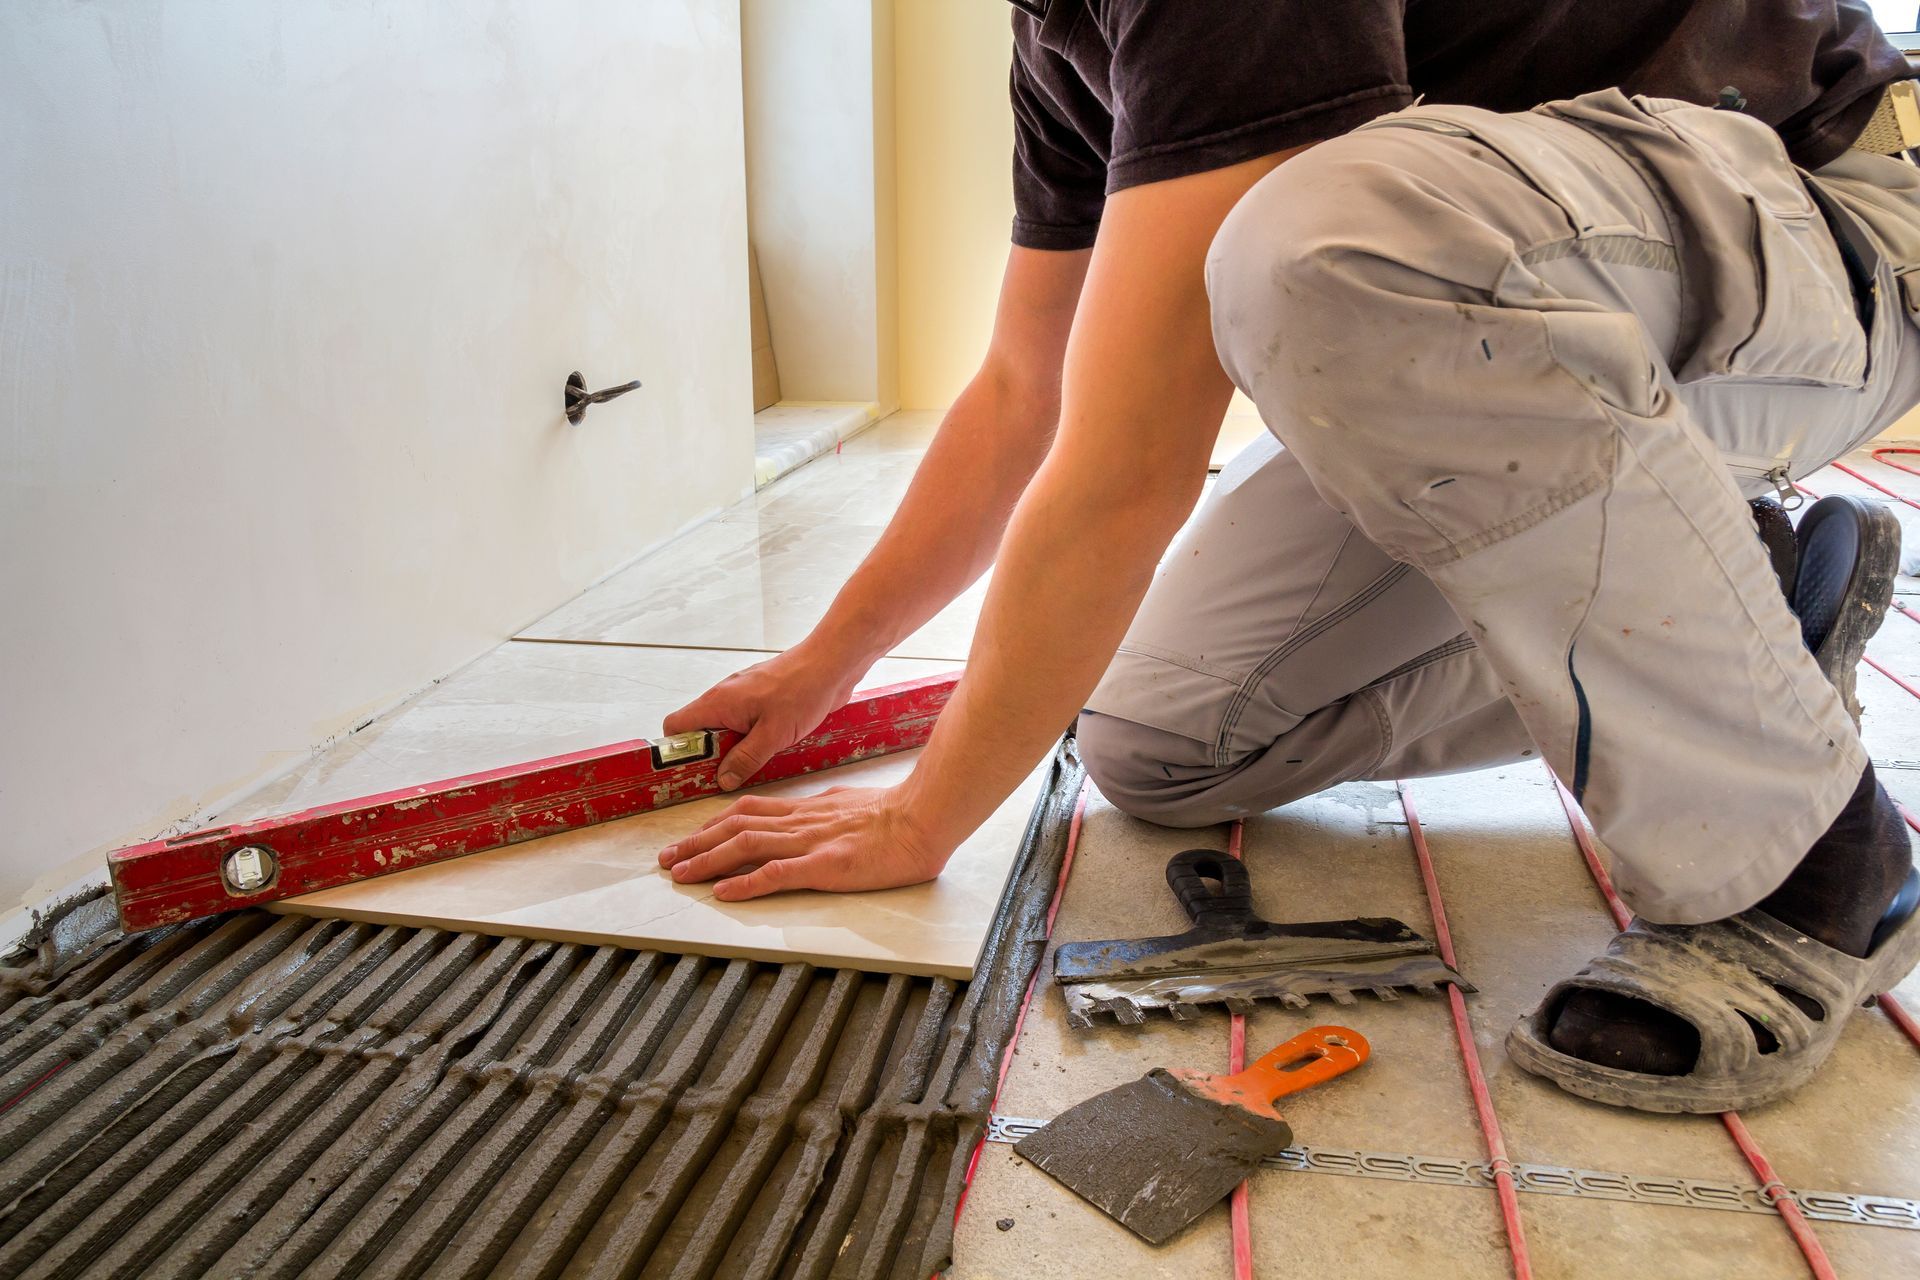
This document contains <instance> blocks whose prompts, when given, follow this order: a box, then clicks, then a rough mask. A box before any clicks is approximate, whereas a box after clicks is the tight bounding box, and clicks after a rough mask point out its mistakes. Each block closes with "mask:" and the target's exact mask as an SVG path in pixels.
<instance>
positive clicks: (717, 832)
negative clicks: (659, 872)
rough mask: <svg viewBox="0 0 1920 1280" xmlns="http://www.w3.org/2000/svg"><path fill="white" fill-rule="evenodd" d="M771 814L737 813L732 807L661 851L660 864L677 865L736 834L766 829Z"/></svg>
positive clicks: (718, 845) (717, 845)
mask: <svg viewBox="0 0 1920 1280" xmlns="http://www.w3.org/2000/svg"><path fill="white" fill-rule="evenodd" d="M770 821H771V819H770V816H769V817H761V816H756V815H753V814H747V813H736V812H734V811H733V810H732V809H729V810H727V812H725V813H723V814H721V815H720V816H719V817H718V818H715V819H714V820H713V821H712V822H709V823H708V824H707V825H706V826H704V827H701V828H700V829H699V830H698V831H696V832H694V833H693V834H692V835H690V836H688V837H687V838H686V839H684V840H679V841H676V842H674V843H673V844H670V845H668V846H667V847H666V848H664V849H662V850H661V851H660V865H661V866H663V867H672V866H677V865H679V864H680V863H682V862H685V861H686V860H687V859H688V858H691V857H693V856H694V855H695V854H697V853H705V852H706V851H707V850H709V849H717V848H719V847H720V846H721V845H723V844H725V843H726V842H727V841H729V840H731V839H733V838H734V837H735V836H738V835H742V834H744V833H745V832H748V831H765V830H768V829H769V828H770Z"/></svg>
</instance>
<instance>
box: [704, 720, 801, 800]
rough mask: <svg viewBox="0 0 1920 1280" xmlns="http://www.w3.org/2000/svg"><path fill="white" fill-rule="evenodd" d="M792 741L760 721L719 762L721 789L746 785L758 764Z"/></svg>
mask: <svg viewBox="0 0 1920 1280" xmlns="http://www.w3.org/2000/svg"><path fill="white" fill-rule="evenodd" d="M792 742H793V738H792V737H791V736H790V735H783V734H781V733H780V732H779V731H778V730H776V729H775V728H774V727H773V726H772V725H769V724H768V723H767V722H766V721H765V720H762V721H760V722H759V723H758V724H756V725H754V726H753V731H752V732H750V733H749V734H747V736H746V737H744V738H742V739H741V740H740V742H739V744H738V745H736V746H735V747H734V749H733V750H731V751H729V752H727V756H726V759H724V760H722V761H721V762H720V786H721V789H722V790H726V791H732V790H734V789H735V788H736V787H741V786H744V785H746V782H747V779H749V778H751V777H753V775H754V774H756V773H758V772H760V766H762V765H764V764H765V763H766V762H767V761H768V760H770V759H772V758H773V753H774V752H776V751H778V750H779V749H780V748H782V747H785V746H789V745H791V744H792Z"/></svg>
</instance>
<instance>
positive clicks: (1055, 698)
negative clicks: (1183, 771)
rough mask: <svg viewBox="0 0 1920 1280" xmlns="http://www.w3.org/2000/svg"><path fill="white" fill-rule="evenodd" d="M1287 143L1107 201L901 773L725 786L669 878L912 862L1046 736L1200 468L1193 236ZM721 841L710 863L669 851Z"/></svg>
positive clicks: (1121, 629)
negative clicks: (987, 559) (1051, 380)
mask: <svg viewBox="0 0 1920 1280" xmlns="http://www.w3.org/2000/svg"><path fill="white" fill-rule="evenodd" d="M1289 154H1292V153H1291V152H1286V153H1279V154H1275V155H1271V156H1266V157H1263V158H1262V159H1259V160H1251V161H1248V162H1246V163H1244V164H1238V165H1234V166H1232V167H1230V168H1226V169H1217V170H1213V171H1211V172H1208V173H1201V174H1194V175H1191V176H1189V177H1185V178H1175V179H1172V180H1170V181H1167V182H1158V183H1151V184H1148V185H1145V186H1139V187H1132V188H1129V189H1127V190H1125V191H1121V192H1118V193H1116V194H1115V195H1114V196H1113V197H1112V198H1111V199H1109V200H1108V201H1107V206H1106V212H1105V215H1104V217H1103V220H1102V224H1101V228H1100V238H1099V241H1098V242H1097V243H1096V245H1095V246H1094V250H1093V261H1092V264H1091V266H1090V268H1089V269H1088V271H1087V273H1086V280H1085V285H1084V289H1083V291H1082V292H1081V295H1080V304H1079V309H1078V311H1077V313H1076V315H1075V317H1074V321H1073V330H1072V336H1071V339H1070V341H1069V343H1068V348H1067V355H1066V364H1065V381H1064V387H1063V392H1062V400H1061V410H1060V425H1059V430H1058V434H1057V437H1056V439H1055V440H1054V442H1053V447H1052V449H1051V450H1050V451H1049V452H1048V453H1047V456H1046V461H1045V462H1044V463H1043V464H1042V465H1041V466H1040V468H1039V470H1038V471H1037V472H1035V473H1034V477H1033V480H1032V482H1031V483H1030V484H1029V485H1028V486H1027V489H1026V492H1025V494H1024V495H1023V496H1022V497H1021V499H1020V502H1019V505H1018V507H1017V508H1016V509H1015V511H1014V514H1013V518H1012V520H1011V521H1010V522H1009V524H1008V525H1007V532H1006V536H1005V538H1004V539H1003V540H1002V542H1001V545H1000V549H999V556H998V558H997V560H996V561H995V564H996V568H995V570H994V578H993V585H992V587H991V589H990V590H989V591H988V592H987V602H986V608H985V610H984V611H983V612H982V614H981V617H980V627H979V630H978V632H977V634H976V635H975V636H974V641H973V648H972V650H971V652H970V653H969V655H968V659H967V670H966V674H965V675H964V676H963V677H962V678H961V680H960V684H959V686H958V688H956V689H955V691H954V695H953V699H952V700H951V701H950V702H948V703H947V706H946V709H945V710H943V711H942V712H941V713H940V721H939V724H938V725H937V726H936V727H935V729H934V732H933V737H932V738H931V739H930V740H929V741H928V743H927V746H926V749H925V750H924V751H923V752H922V754H921V756H920V759H919V761H918V763H917V765H916V767H915V768H914V771H913V774H912V776H910V777H909V778H908V779H907V780H906V781H904V782H902V783H901V784H900V785H899V786H897V787H895V788H893V789H892V790H891V791H888V792H884V793H872V792H864V793H853V794H854V795H855V796H857V797H859V798H858V799H856V800H854V801H847V800H840V799H838V798H836V797H831V796H829V797H822V798H820V799H819V800H815V801H797V802H781V803H782V804H783V805H785V806H786V808H785V810H784V811H783V812H771V811H763V812H750V811H748V807H749V806H754V807H756V808H757V807H758V804H759V802H757V801H752V800H749V801H742V802H741V803H740V804H737V805H735V806H734V808H733V809H732V810H731V811H730V812H729V813H727V814H726V815H724V816H723V817H722V818H721V820H720V821H719V822H718V823H717V824H715V827H714V828H713V829H714V830H718V829H719V828H720V827H723V826H725V825H726V823H728V822H734V823H735V824H736V826H735V828H733V829H732V830H731V832H730V834H729V835H728V836H727V837H726V838H724V839H715V838H712V837H706V836H704V834H703V835H702V836H695V837H693V838H692V839H690V840H687V841H683V842H682V843H681V847H680V848H679V849H675V850H669V851H668V855H667V858H666V859H664V860H665V861H669V862H673V863H676V864H680V863H684V864H685V865H684V869H683V868H682V866H680V865H676V867H675V877H676V878H677V879H686V880H699V879H706V878H710V877H712V876H715V875H725V874H728V872H729V871H731V870H732V869H733V868H735V867H738V866H742V865H746V864H748V863H750V862H760V863H762V864H763V865H762V866H761V867H760V869H759V870H758V871H756V872H753V873H752V876H759V877H761V879H760V880H759V881H756V882H754V885H753V888H752V890H751V892H754V893H761V892H767V891H769V890H773V889H780V888H797V887H802V878H803V873H802V872H801V870H800V869H799V865H798V864H802V863H806V862H807V861H808V858H807V854H808V853H809V852H810V851H811V850H813V849H815V848H818V849H823V850H824V849H827V848H831V850H832V853H831V856H830V857H829V858H828V859H826V860H824V861H822V862H820V863H819V864H816V865H811V866H808V867H807V868H806V871H805V873H804V884H805V886H806V887H814V886H816V885H817V886H818V887H822V888H833V889H851V888H881V887H884V886H887V885H898V884H910V883H913V882H914V881H917V880H923V879H926V878H928V877H930V876H932V875H934V874H937V872H938V870H939V868H940V866H942V865H943V864H944V862H945V860H946V859H947V858H948V857H950V856H951V854H952V851H953V850H954V849H956V848H958V847H959V845H960V842H961V841H962V840H964V839H965V838H966V836H967V834H968V833H970V832H972V831H973V830H974V829H975V828H977V827H978V826H979V825H980V824H981V823H982V822H983V821H985V820H986V818H987V817H988V816H989V815H990V814H991V813H992V812H993V811H994V810H995V809H996V808H998V807H999V805H1000V803H1001V801H1003V800H1005V799H1006V797H1007V796H1008V795H1009V794H1010V793H1011V792H1012V790H1013V788H1014V787H1016V786H1018V785H1019V783H1020V780H1021V779H1023V778H1025V777H1026V776H1027V774H1028V773H1029V772H1030V771H1031V770H1032V768H1033V766H1034V764H1035V763H1036V762H1038V761H1039V760H1040V758H1041V757H1042V756H1043V755H1045V753H1046V752H1047V750H1048V749H1049V748H1050V746H1051V744H1052V743H1053V742H1054V741H1055V740H1056V739H1057V738H1058V736H1059V734H1060V732H1061V730H1062V729H1064V728H1066V726H1067V724H1068V723H1069V722H1070V721H1071V720H1072V719H1073V716H1074V713H1075V712H1076V711H1077V710H1078V709H1079V708H1080V707H1081V706H1083V705H1084V704H1085V702H1086V698H1087V695H1088V694H1089V693H1091V692H1092V691H1093V688H1094V685H1095V684H1097V683H1098V681H1099V679H1100V675H1101V673H1102V672H1103V671H1105V670H1106V668H1107V664H1108V663H1109V662H1110V661H1111V660H1112V657H1113V653H1114V650H1115V649H1116V648H1118V647H1119V644H1120V640H1121V638H1122V637H1123V636H1124V635H1125V633H1126V629H1127V624H1128V623H1129V622H1130V621H1131V620H1132V618H1133V613H1134V610H1135V609H1136V608H1137V607H1138V606H1139V603H1140V599H1141V597H1142V596H1144V595H1145V594H1146V589H1147V584H1148V583H1149V582H1150V581H1151V580H1152V577H1153V571H1154V566H1155V564H1156V563H1157V562H1158V560H1159V558H1160V555H1161V553H1162V552H1164V551H1165V550H1166V547H1167V544H1168V542H1170V541H1171V540H1172V538H1173V535H1174V533H1175V532H1176V531H1177V530H1178V529H1179V527H1180V524H1181V522H1182V521H1183V520H1184V519H1185V518H1186V516H1187V514H1188V512H1189V511H1191V509H1192V507H1193V503H1194V500H1195V499H1196V498H1197V497H1198V496H1199V493H1200V489H1201V486H1202V484H1203V482H1204V481H1205V479H1206V474H1207V457H1208V454H1209V453H1210V452H1211V449H1212V446H1213V441H1214V437H1215V436H1216V435H1217V434H1218V432H1219V429H1220V419H1221V417H1222V415H1223V414H1224V413H1225V411H1226V407H1227V399H1228V397H1229V396H1230V395H1231V394H1232V391H1233V387H1232V384H1231V383H1229V382H1228V380H1227V376H1226V374H1225V373H1224V372H1223V371H1222V370H1221V368H1220V362H1219V360H1218V358H1217V357H1216V356H1215V355H1214V349H1213V333H1212V326H1211V317H1210V313H1209V308H1208V305H1207V294H1206V280H1205V269H1206V256H1207V246H1208V245H1209V244H1210V243H1211V242H1212V240H1213V236H1214V233H1215V232H1216V231H1218V230H1219V228H1220V224H1221V222H1222V221H1223V220H1224V219H1225V218H1226V216H1227V213H1228V212H1229V211H1230V210H1231V209H1232V208H1233V206H1234V204H1235V203H1236V202H1237V201H1238V200H1239V199H1240V197H1241V196H1242V195H1243V194H1245V192H1246V191H1247V189H1248V188H1249V187H1251V186H1252V185H1253V184H1254V183H1255V182H1257V181H1259V180H1260V179H1261V178H1262V177H1264V176H1265V175H1266V174H1267V173H1268V172H1269V171H1271V170H1272V168H1273V167H1274V166H1275V165H1277V164H1279V163H1280V162H1281V161H1282V160H1284V159H1285V158H1286V156H1287V155H1289ZM942 435H943V436H944V435H945V432H944V431H943V433H942ZM928 510H929V511H931V510H932V508H931V507H929V508H928ZM921 532H922V533H926V534H931V535H935V536H937V534H938V533H939V531H938V530H937V529H936V530H921ZM837 607H838V606H837V605H836V608H837ZM749 837H751V839H749ZM703 840H710V841H711V843H710V844H702V843H701V842H702V841H703ZM740 841H746V842H747V843H746V844H745V845H743V846H742V847H741V848H740V849H738V850H737V851H734V852H729V853H728V854H727V855H725V858H724V860H723V862H724V865H723V863H721V862H716V863H704V862H701V861H699V860H698V859H697V858H685V857H683V856H682V855H683V853H684V852H685V851H693V852H704V851H705V850H706V849H708V848H714V849H718V848H722V847H726V846H729V845H732V844H734V843H736V842H740ZM696 845H698V846H699V847H698V848H697V849H696V848H695V846H696ZM768 859H772V860H773V861H768ZM789 862H791V863H793V864H795V865H794V867H792V868H789V867H788V866H787V864H788V863H789ZM776 867H777V868H780V869H779V870H772V871H771V872H770V869H771V868H776ZM746 878H748V879H751V878H752V877H751V876H749V877H746ZM783 878H785V879H786V882H785V883H782V880H783Z"/></svg>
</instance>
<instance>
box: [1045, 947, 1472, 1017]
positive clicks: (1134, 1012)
mask: <svg viewBox="0 0 1920 1280" xmlns="http://www.w3.org/2000/svg"><path fill="white" fill-rule="evenodd" d="M1447 983H1450V984H1452V985H1454V986H1457V987H1459V988H1460V990H1462V991H1464V992H1472V991H1473V989H1474V988H1473V984H1472V983H1470V982H1468V981H1467V980H1466V979H1465V978H1463V977H1461V976H1460V974H1459V973H1458V972H1456V971H1455V970H1454V969H1453V968H1452V967H1451V966H1449V965H1448V964H1446V963H1445V962H1444V961H1442V960H1441V959H1440V957H1439V956H1437V955H1433V954H1431V953H1428V954H1415V955H1405V956H1398V957H1387V958H1382V959H1380V960H1373V961H1348V962H1346V963H1344V964H1342V965H1340V966H1339V967H1337V968H1334V967H1329V968H1325V969H1320V968H1313V967H1300V968H1290V967H1283V966H1276V967H1273V968H1270V969H1266V970H1262V971H1248V970H1239V971H1234V970H1229V969H1224V968H1223V969H1218V970H1214V969H1206V968H1200V969H1195V970H1190V971H1186V972H1182V973H1167V974H1159V975H1154V976H1140V977H1132V978H1123V977H1115V978H1105V979H1098V980H1094V981H1087V982H1067V981H1062V982H1061V983H1060V991H1061V994H1062V995H1063V996H1065V997H1066V1002H1067V1024H1068V1025H1069V1026H1072V1027H1076V1028H1079V1029H1083V1030H1084V1029H1085V1028H1087V1027H1091V1026H1093V1025H1094V1024H1095V1023H1096V1022H1097V1021H1098V1020H1099V1019H1100V1018H1101V1017H1102V1016H1105V1017H1110V1018H1112V1019H1113V1020H1114V1021H1115V1022H1119V1023H1122V1024H1125V1025H1129V1026H1131V1025H1136V1024H1138V1023H1140V1022H1143V1021H1145V1019H1146V1015H1147V1014H1148V1013H1150V1012H1154V1011H1159V1012H1162V1013H1165V1014H1167V1015H1168V1016H1169V1017H1173V1018H1176V1019H1185V1018H1190V1017H1192V1016H1194V1014H1195V1013H1196V1012H1198V1011H1199V1008H1200V1007H1201V1006H1205V1005H1221V1006H1225V1007H1226V1008H1227V1009H1228V1010H1229V1011H1231V1010H1233V1007H1234V1006H1236V1005H1242V1006H1244V1005H1246V1004H1248V1003H1250V1002H1252V1001H1256V1000H1277V1001H1279V1002H1280V1003H1282V1004H1283V1005H1285V1006H1286V1007H1288V1008H1291V1009H1305V1008H1307V1007H1308V1006H1309V1005H1310V1004H1311V1003H1312V1001H1311V999H1310V997H1313V996H1321V997H1325V998H1328V999H1331V1000H1333V1001H1334V1002H1335V1003H1338V1004H1351V1003H1353V1000H1354V997H1355V996H1362V995H1364V996H1370V997H1372V998H1374V999H1379V1000H1392V999H1397V998H1398V996H1399V993H1400V992H1401V991H1413V992H1415V993H1417V994H1420V995H1429V996H1431V995H1438V994H1439V993H1440V987H1441V985H1442V984H1447ZM1242 1011H1244V1010H1242Z"/></svg>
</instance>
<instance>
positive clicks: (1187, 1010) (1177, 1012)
mask: <svg viewBox="0 0 1920 1280" xmlns="http://www.w3.org/2000/svg"><path fill="white" fill-rule="evenodd" d="M1167 1012H1168V1013H1170V1014H1172V1015H1173V1020H1174V1021H1175V1022H1187V1021H1190V1020H1191V1019H1193V1018H1195V1017H1197V1016H1198V1015H1199V1013H1200V1010H1199V1009H1198V1008H1197V1007H1195V1006H1193V1005H1190V1004H1170V1005H1168V1006H1167Z"/></svg>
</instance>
